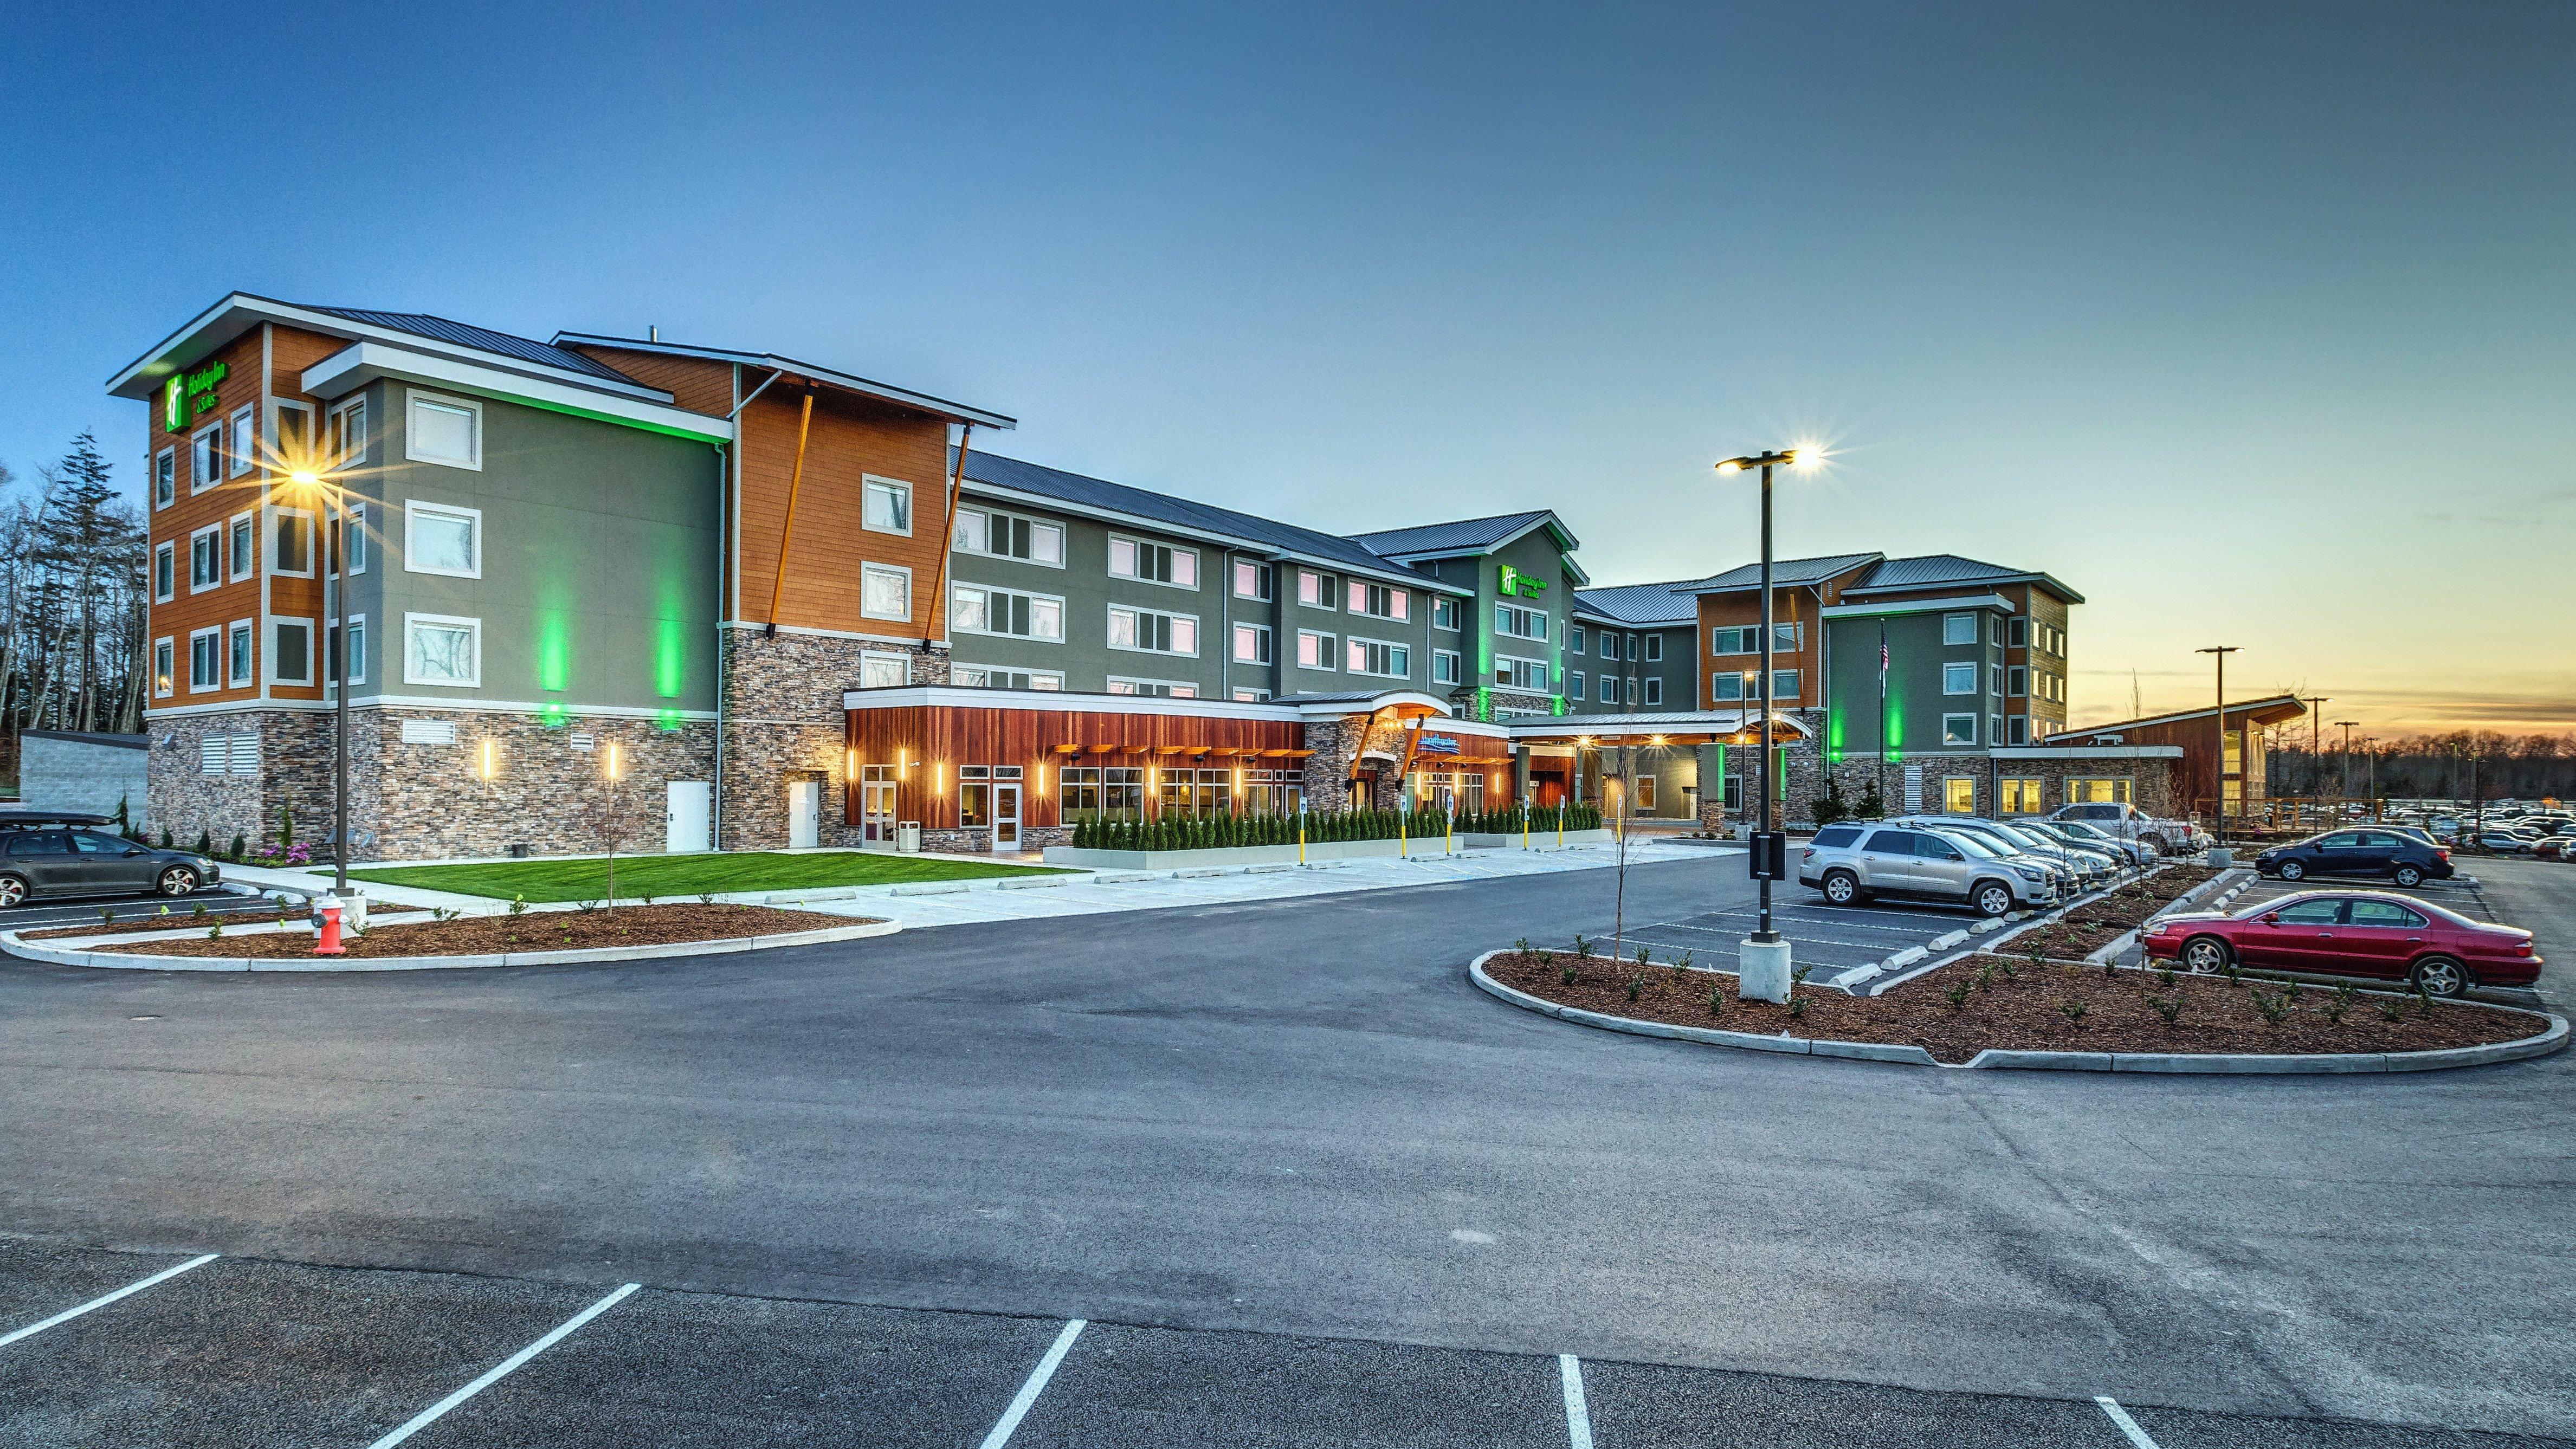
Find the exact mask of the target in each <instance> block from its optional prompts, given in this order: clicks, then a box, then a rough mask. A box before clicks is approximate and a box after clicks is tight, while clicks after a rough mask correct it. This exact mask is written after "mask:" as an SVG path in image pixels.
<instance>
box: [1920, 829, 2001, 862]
mask: <svg viewBox="0 0 2576 1449" xmlns="http://www.w3.org/2000/svg"><path fill="white" fill-rule="evenodd" d="M1932 833H1933V834H1935V835H1938V836H1940V837H1941V838H1942V839H1943V840H1946V841H1949V842H1950V843H1951V844H1952V845H1955V846H1958V847H1959V848H1960V849H1962V850H1965V851H1967V852H1968V853H1969V854H1970V855H1982V856H1984V857H1986V858H1987V859H1989V860H2001V859H2003V857H2004V853H2003V852H2002V851H2001V850H1999V849H1997V848H1996V847H1995V844H1994V842H1992V841H1990V840H1988V839H1986V838H1985V837H1984V836H1981V835H1979V834H1978V833H1977V832H1975V831H1973V830H1935V831H1933V832H1932Z"/></svg>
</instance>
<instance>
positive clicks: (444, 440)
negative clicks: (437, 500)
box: [403, 392, 483, 472]
mask: <svg viewBox="0 0 2576 1449" xmlns="http://www.w3.org/2000/svg"><path fill="white" fill-rule="evenodd" d="M409 407H410V411H409V413H408V414H407V415H406V416H407V418H408V422H407V424H406V426H405V427H404V429H403V456H404V457H406V458H409V459H410V460H411V461H413V462H415V463H436V464H438V465H439V466H440V467H442V468H471V469H474V470H476V471H478V472H479V471H481V469H482V467H483V405H482V404H481V403H476V402H467V401H466V400H465V399H463V398H460V397H437V396H433V395H432V394H429V393H425V392H416V393H413V394H411V396H410V399H409Z"/></svg>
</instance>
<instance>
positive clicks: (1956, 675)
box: [1941, 660, 1977, 699]
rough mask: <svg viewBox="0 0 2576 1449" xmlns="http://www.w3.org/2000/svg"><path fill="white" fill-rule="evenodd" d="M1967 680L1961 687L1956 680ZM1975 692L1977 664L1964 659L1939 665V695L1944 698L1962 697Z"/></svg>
mask: <svg viewBox="0 0 2576 1449" xmlns="http://www.w3.org/2000/svg"><path fill="white" fill-rule="evenodd" d="M1961 679H1965V680H1967V681H1968V683H1967V687H1966V688H1964V689H1962V688H1960V687H1959V685H1958V684H1957V681H1958V680H1961ZM1976 692H1977V666H1976V665H1974V664H1970V663H1968V662H1966V661H1964V660H1953V661H1951V662H1950V663H1948V664H1944V665H1942V666H1941V695H1942V697H1943V698H1944V699H1963V698H1966V697H1967V696H1969V695H1972V694H1975V693H1976Z"/></svg>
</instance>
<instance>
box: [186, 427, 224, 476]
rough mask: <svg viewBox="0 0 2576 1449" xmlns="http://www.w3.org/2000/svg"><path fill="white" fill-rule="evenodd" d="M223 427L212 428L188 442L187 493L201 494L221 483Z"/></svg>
mask: <svg viewBox="0 0 2576 1449" xmlns="http://www.w3.org/2000/svg"><path fill="white" fill-rule="evenodd" d="M223 456H224V425H223V424H222V423H221V422H220V421H218V422H217V423H215V424H214V425H213V426H212V427H209V428H207V429H206V430H204V431H203V432H200V433H198V434H197V435H196V436H195V437H193V438H190V439H189V440H188V491H189V492H190V493H203V492H205V491H206V490H207V489H209V488H212V487H214V486H215V485H216V484H217V483H220V482H222V481H223V478H222V472H223Z"/></svg>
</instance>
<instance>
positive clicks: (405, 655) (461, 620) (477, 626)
mask: <svg viewBox="0 0 2576 1449" xmlns="http://www.w3.org/2000/svg"><path fill="white" fill-rule="evenodd" d="M421 624H437V625H462V626H464V627H465V629H466V630H467V631H468V632H470V633H472V635H473V636H474V677H473V678H471V679H465V680H455V679H424V678H422V677H421V676H419V675H417V674H414V673H412V670H411V631H412V629H413V628H414V627H415V626H416V625H421ZM402 660H403V683H405V684H425V685H428V686H429V687H430V688H432V689H481V688H482V687H483V621H482V620H481V619H473V618H467V617H465V616H463V615H458V614H414V613H408V612H407V613H405V614H404V615H403V632H402Z"/></svg>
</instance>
